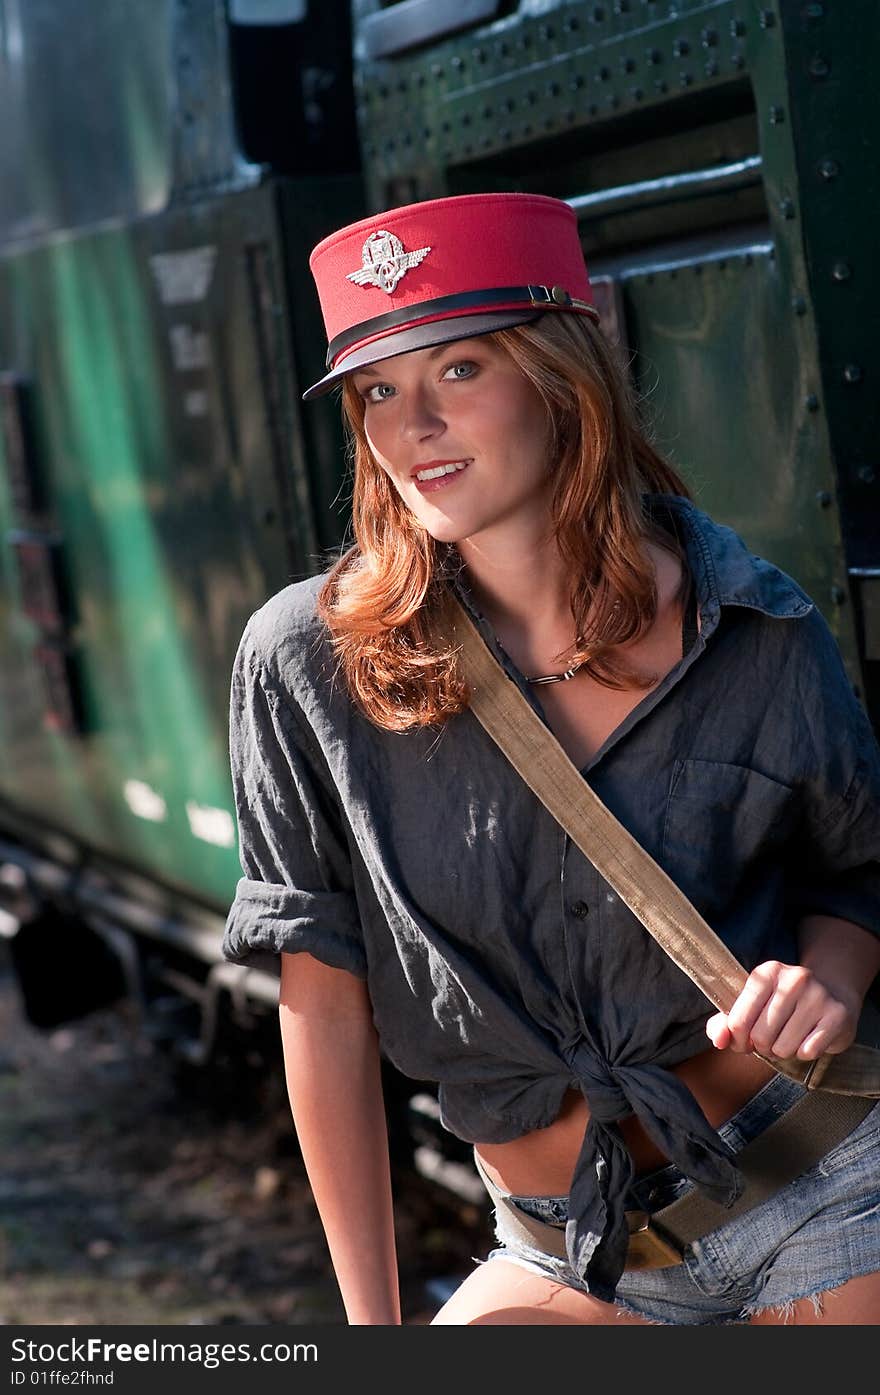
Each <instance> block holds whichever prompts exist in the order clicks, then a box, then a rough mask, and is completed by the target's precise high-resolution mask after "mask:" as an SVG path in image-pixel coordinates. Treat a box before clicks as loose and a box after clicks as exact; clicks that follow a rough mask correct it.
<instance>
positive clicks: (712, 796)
mask: <svg viewBox="0 0 880 1395" xmlns="http://www.w3.org/2000/svg"><path fill="white" fill-rule="evenodd" d="M796 817H797V810H796V792H795V790H793V789H791V788H790V787H789V786H788V785H785V784H782V783H781V782H780V781H779V780H774V779H772V778H771V777H770V776H768V775H762V774H761V773H760V772H759V771H757V770H750V769H749V768H748V767H747V766H744V765H726V764H724V763H723V762H721V761H710V760H677V761H676V762H675V765H674V767H673V772H672V783H671V786H670V790H669V798H668V801H667V806H666V818H665V821H664V826H663V852H662V862H663V866H664V868H665V869H666V871H667V872H668V873H669V875H670V877H671V878H672V880H673V881H674V882H675V883H676V884H677V885H678V886H679V887H681V889H682V891H683V892H684V893H685V895H686V896H688V897H689V898H690V899H691V900H692V901H694V902H695V903H696V904H697V905H698V906H699V907H700V908H701V909H703V911H704V912H706V911H708V910H711V909H722V908H723V907H724V906H725V904H726V903H728V902H729V899H730V897H731V896H732V895H734V894H735V893H736V891H737V888H738V887H740V886H741V885H742V883H743V881H744V880H745V879H746V878H747V877H754V876H760V874H761V868H762V866H766V865H767V862H768V861H769V860H771V859H773V858H774V857H776V856H778V855H779V853H780V850H781V849H782V847H783V845H784V844H785V842H786V840H787V839H788V837H789V835H790V834H791V831H792V828H793V826H794V823H795V820H796Z"/></svg>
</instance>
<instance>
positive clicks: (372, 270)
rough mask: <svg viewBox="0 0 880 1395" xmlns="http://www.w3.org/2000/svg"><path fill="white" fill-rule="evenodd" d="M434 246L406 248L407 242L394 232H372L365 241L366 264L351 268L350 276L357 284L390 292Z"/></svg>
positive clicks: (364, 255) (364, 254) (349, 278)
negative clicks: (410, 249) (404, 246)
mask: <svg viewBox="0 0 880 1395" xmlns="http://www.w3.org/2000/svg"><path fill="white" fill-rule="evenodd" d="M430 250H431V248H430V247H419V249H418V251H416V252H405V251H404V250H403V243H402V242H401V240H400V238H399V237H395V235H394V233H390V232H384V231H381V230H380V231H379V232H374V233H370V236H369V237H368V238H367V240H366V242H365V243H364V251H363V258H364V264H363V266H359V267H358V269H357V271H350V272H349V273H348V276H347V278H346V279H347V280H349V281H354V283H355V285H357V286H376V287H377V288H378V289H379V290H380V291H385V292H386V293H387V294H388V295H390V294H391V292H392V291H393V290H394V287H395V286H396V285H397V283H398V281H399V280H400V278H401V276H404V275H406V273H407V272H408V271H410V270H411V268H412V267H414V266H418V264H419V262H421V261H424V259H425V257H427V255H428V253H429V252H430Z"/></svg>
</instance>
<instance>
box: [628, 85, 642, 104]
mask: <svg viewBox="0 0 880 1395" xmlns="http://www.w3.org/2000/svg"><path fill="white" fill-rule="evenodd" d="M644 95H645V94H644V92H643V90H642V88H641V87H634V88H633V89H632V91H631V92H630V96H631V97H632V99H633V101H634V102H640V101H641V100H642V98H643V97H644Z"/></svg>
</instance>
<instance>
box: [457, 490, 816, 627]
mask: <svg viewBox="0 0 880 1395" xmlns="http://www.w3.org/2000/svg"><path fill="white" fill-rule="evenodd" d="M642 497H643V499H644V501H645V504H646V506H647V508H648V510H649V512H650V514H651V517H652V518H653V519H654V520H655V522H657V523H659V524H661V526H665V527H666V528H667V529H670V528H671V529H672V531H678V533H679V536H680V538H681V541H682V544H683V546H684V548H685V551H686V553H687V558H688V562H689V564H690V569H691V575H692V576H693V578H694V584H695V586H696V589H697V601H698V604H699V607H700V614H701V617H702V621H703V627H704V633H706V632H707V630H708V629H712V628H714V622H716V621H717V619H718V616H719V614H720V611H721V607H722V606H725V605H738V606H745V607H747V608H748V609H750V610H759V611H761V613H762V614H763V615H769V616H771V617H773V618H775V619H778V620H794V619H798V618H800V617H801V616H803V615H806V614H808V612H809V611H811V610H812V609H813V602H812V601H811V600H810V598H809V596H808V595H807V594H806V592H805V591H802V590H801V588H800V586H798V584H797V582H796V581H793V580H792V578H791V577H790V576H788V575H787V574H786V573H785V572H783V571H780V570H779V568H778V567H776V566H774V565H773V563H772V562H767V561H765V560H764V558H762V557H756V556H755V555H754V553H752V552H749V550H748V548H747V547H746V545H745V543H744V542H743V540H742V538H741V537H740V536H739V534H738V533H735V532H734V531H733V529H732V528H728V527H727V526H726V525H725V524H723V523H716V522H715V520H714V519H712V518H710V517H709V515H708V514H707V513H704V512H703V510H702V509H698V508H697V506H696V504H693V503H691V501H690V500H689V499H685V498H684V497H683V496H681V495H679V494H645V495H643V496H642ZM676 525H678V526H677V528H676ZM449 561H450V562H451V566H450V582H451V585H452V589H453V590H454V591H455V593H456V595H457V596H458V599H459V600H460V601H461V602H462V603H463V605H464V606H465V608H466V610H467V611H468V612H469V613H470V615H471V617H472V619H473V620H474V621H475V622H476V624H477V625H478V626H479V628H480V629H481V630H482V631H483V634H484V637H486V638H487V639H490V641H491V642H492V647H493V648H496V647H497V645H496V642H495V637H494V635H493V634H492V630H491V627H490V626H489V623H488V621H487V620H486V618H485V617H484V616H483V615H482V614H481V613H480V610H479V607H478V606H477V603H476V599H475V597H474V594H473V592H472V590H471V588H470V586H469V584H468V580H467V570H466V568H465V565H464V563H463V562H462V560H461V558H460V557H459V556H458V554H457V552H456V550H455V549H454V548H451V549H450V559H449Z"/></svg>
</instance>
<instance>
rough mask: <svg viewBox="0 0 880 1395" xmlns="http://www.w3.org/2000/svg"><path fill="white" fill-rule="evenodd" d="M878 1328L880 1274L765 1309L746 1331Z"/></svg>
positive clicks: (849, 1281)
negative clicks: (806, 1328)
mask: <svg viewBox="0 0 880 1395" xmlns="http://www.w3.org/2000/svg"><path fill="white" fill-rule="evenodd" d="M878 1324H880V1273H878V1274H863V1275H861V1277H860V1278H858V1279H848V1280H847V1282H846V1283H845V1284H841V1285H840V1287H839V1288H834V1289H829V1290H827V1291H826V1292H824V1293H817V1294H816V1295H815V1297H814V1298H799V1299H798V1300H797V1302H796V1303H786V1304H783V1305H782V1306H780V1307H776V1308H765V1309H764V1310H763V1312H760V1313H756V1314H755V1316H754V1317H752V1318H749V1326H750V1327H784V1326H789V1327H792V1326H794V1327H848V1326H854V1327H875V1326H877V1325H878Z"/></svg>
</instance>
